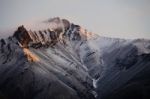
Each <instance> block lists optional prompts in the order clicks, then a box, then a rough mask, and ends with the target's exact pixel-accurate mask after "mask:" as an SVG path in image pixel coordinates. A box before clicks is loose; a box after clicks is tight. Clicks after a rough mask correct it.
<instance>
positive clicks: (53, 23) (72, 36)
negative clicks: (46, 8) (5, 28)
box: [13, 17, 92, 48]
mask: <svg viewBox="0 0 150 99" xmlns="http://www.w3.org/2000/svg"><path fill="white" fill-rule="evenodd" d="M47 22H49V28H47V29H45V30H39V31H32V30H29V31H28V30H27V29H26V28H25V27H24V26H23V25H22V26H20V27H18V29H17V31H15V33H14V35H13V37H15V38H16V39H17V40H18V41H19V43H20V44H21V46H23V47H28V46H32V47H35V48H38V47H40V46H42V45H44V46H53V45H55V44H56V43H57V42H61V43H63V44H65V42H66V40H72V41H75V40H77V41H80V40H86V39H87V38H89V37H90V36H91V35H92V34H91V33H89V32H87V31H86V30H85V29H83V28H81V27H80V26H79V25H75V24H73V23H70V22H69V21H68V20H66V19H60V18H58V17H57V18H53V19H51V20H48V21H47Z"/></svg>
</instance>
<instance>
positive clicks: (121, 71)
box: [0, 18, 150, 99]
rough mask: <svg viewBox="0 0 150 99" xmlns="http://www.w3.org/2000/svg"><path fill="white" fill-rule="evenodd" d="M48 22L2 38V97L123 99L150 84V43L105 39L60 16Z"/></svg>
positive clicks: (20, 29)
mask: <svg viewBox="0 0 150 99" xmlns="http://www.w3.org/2000/svg"><path fill="white" fill-rule="evenodd" d="M46 23H48V24H49V28H48V29H45V30H39V31H32V30H27V29H25V27H24V26H20V27H19V28H18V29H17V30H16V31H15V33H14V35H13V36H11V37H9V38H8V39H1V40H0V78H1V79H0V98H1V97H2V99H5V98H6V99H43V98H44V99H49V98H52V99H109V98H110V99H116V98H118V99H120V98H121V99H123V97H126V96H127V94H123V93H124V92H127V93H128V92H129V93H134V91H136V89H138V88H137V87H136V88H135V87H134V86H137V85H138V86H140V85H142V86H143V85H144V84H145V83H146V85H147V86H149V84H147V83H149V77H150V75H149V70H150V67H149V65H150V56H149V54H150V41H149V40H144V39H143V40H142V39H137V40H123V39H116V38H106V37H100V36H98V35H96V34H93V33H90V32H87V31H86V30H85V29H83V28H82V27H80V26H79V25H75V24H73V23H70V22H69V21H68V20H66V19H60V18H53V19H50V20H48V21H46ZM134 82H135V83H137V84H134ZM132 85H133V86H132ZM128 88H129V90H128ZM141 88H145V87H141ZM139 90H140V89H139ZM136 92H137V91H136ZM138 92H139V91H138ZM144 93H146V94H144V97H146V96H148V94H147V93H148V91H147V89H144ZM136 96H137V95H136ZM132 98H133V97H132ZM128 99H130V96H129V97H128ZM139 99H142V98H139ZM145 99H146V98H145Z"/></svg>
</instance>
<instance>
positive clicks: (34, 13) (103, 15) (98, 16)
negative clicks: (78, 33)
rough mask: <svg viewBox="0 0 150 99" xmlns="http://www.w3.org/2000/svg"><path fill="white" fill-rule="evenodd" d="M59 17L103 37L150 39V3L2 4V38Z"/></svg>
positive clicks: (8, 0)
mask: <svg viewBox="0 0 150 99" xmlns="http://www.w3.org/2000/svg"><path fill="white" fill-rule="evenodd" d="M57 16H59V17H61V18H66V19H68V20H70V21H71V22H73V23H76V24H79V25H81V26H82V27H84V28H86V29H87V30H88V31H90V32H94V33H97V34H99V35H101V36H111V37H120V38H148V39H150V0H0V36H1V37H2V36H6V35H9V34H10V33H11V32H12V31H14V30H15V28H17V27H18V26H19V25H22V24H25V26H26V27H28V28H29V27H30V28H32V26H33V24H35V23H36V24H40V22H42V21H43V20H46V19H48V18H52V17H57ZM9 31H11V32H9Z"/></svg>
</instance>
